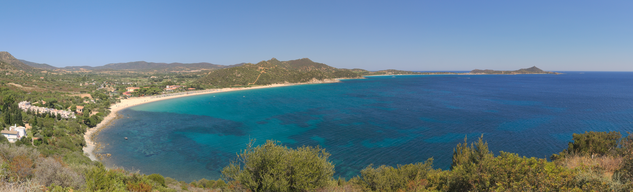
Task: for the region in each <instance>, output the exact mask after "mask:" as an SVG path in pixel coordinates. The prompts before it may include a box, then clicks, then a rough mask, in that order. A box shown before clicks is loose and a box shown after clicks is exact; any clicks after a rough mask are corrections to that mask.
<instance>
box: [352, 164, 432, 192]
mask: <svg viewBox="0 0 633 192" xmlns="http://www.w3.org/2000/svg"><path fill="white" fill-rule="evenodd" d="M431 170H433V158H431V159H428V160H427V161H426V162H425V163H416V164H407V165H398V168H394V167H391V166H385V165H381V166H380V167H377V168H373V167H372V165H369V166H367V168H365V169H363V170H361V171H360V174H361V177H360V178H359V181H360V182H359V184H360V185H361V186H364V187H365V188H368V189H369V190H372V191H397V190H415V188H418V187H420V188H423V187H424V185H423V184H424V183H420V182H421V181H422V182H424V181H425V179H426V177H427V174H428V172H429V171H431ZM416 182H417V183H418V184H419V185H416Z"/></svg>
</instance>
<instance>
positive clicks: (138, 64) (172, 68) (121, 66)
mask: <svg viewBox="0 0 633 192" xmlns="http://www.w3.org/2000/svg"><path fill="white" fill-rule="evenodd" d="M19 61H21V62H22V63H24V64H26V65H28V66H31V67H34V68H40V69H46V70H58V69H61V70H66V71H85V70H90V71H94V70H131V71H152V72H176V71H191V70H212V69H221V68H227V67H234V66H239V65H241V64H236V65H217V64H212V63H206V62H201V63H154V62H146V61H134V62H126V63H111V64H107V65H103V66H96V67H93V66H68V67H63V68H58V67H54V66H51V65H48V64H42V63H35V62H30V61H26V60H19Z"/></svg>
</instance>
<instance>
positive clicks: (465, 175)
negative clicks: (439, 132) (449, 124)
mask: <svg viewBox="0 0 633 192" xmlns="http://www.w3.org/2000/svg"><path fill="white" fill-rule="evenodd" d="M575 173H576V172H575V171H573V170H569V169H566V168H565V167H561V166H557V165H556V164H554V163H552V162H547V160H546V159H537V158H534V157H532V158H526V157H519V156H518V155H517V154H513V153H506V152H500V155H499V156H497V157H494V155H493V154H492V153H491V152H490V151H489V150H488V144H487V143H485V142H483V140H482V138H479V141H478V142H476V143H474V144H471V145H470V147H469V146H468V145H467V143H466V142H464V143H463V144H459V145H457V147H456V148H455V151H454V153H453V165H452V166H451V170H450V171H444V172H441V173H438V174H433V175H429V179H428V181H429V186H428V188H435V189H439V190H442V191H550V190H561V189H562V190H569V189H573V188H574V187H575V185H574V184H575V183H574V179H575V176H576V174H575Z"/></svg>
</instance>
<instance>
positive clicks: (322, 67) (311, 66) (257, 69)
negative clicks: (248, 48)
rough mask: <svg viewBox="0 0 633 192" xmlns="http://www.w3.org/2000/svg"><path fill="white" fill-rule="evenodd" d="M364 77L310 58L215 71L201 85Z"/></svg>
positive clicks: (222, 85)
mask: <svg viewBox="0 0 633 192" xmlns="http://www.w3.org/2000/svg"><path fill="white" fill-rule="evenodd" d="M360 77H361V74H358V73H355V72H352V71H351V70H348V69H337V68H334V67H331V66H328V65H326V64H323V63H317V62H314V61H312V60H310V59H307V58H304V59H297V60H291V61H279V60H277V59H275V58H272V59H271V60H268V61H261V62H259V63H257V64H251V63H247V64H244V65H241V66H237V67H232V68H225V69H218V70H214V71H211V72H210V73H209V74H208V75H207V76H205V77H202V78H200V79H199V80H198V81H197V82H198V83H201V84H205V85H212V86H215V87H235V86H249V85H270V84H276V83H304V82H310V81H315V80H324V79H334V78H360Z"/></svg>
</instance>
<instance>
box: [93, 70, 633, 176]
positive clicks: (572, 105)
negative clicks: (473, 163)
mask: <svg viewBox="0 0 633 192" xmlns="http://www.w3.org/2000/svg"><path fill="white" fill-rule="evenodd" d="M120 113H121V114H122V115H123V118H121V119H119V120H117V121H116V122H114V123H113V125H112V126H111V127H109V128H106V129H104V130H103V131H102V132H101V133H100V135H99V138H98V141H100V142H102V143H104V144H105V146H106V147H105V148H104V149H103V150H101V151H100V153H111V154H112V155H113V156H112V157H111V158H109V159H107V160H106V161H105V163H106V165H108V166H113V165H116V166H122V167H125V168H126V169H132V170H140V172H141V173H145V174H151V173H160V174H162V175H165V176H168V177H172V178H176V179H178V180H184V181H192V180H198V179H201V178H206V179H217V178H219V177H220V170H221V169H222V168H223V167H224V166H226V165H228V164H229V162H230V161H231V160H233V159H234V158H235V157H236V153H237V152H239V151H240V150H241V149H244V148H245V147H246V144H247V143H248V142H249V140H250V139H256V140H257V143H259V144H261V143H263V142H265V141H266V140H269V139H274V140H278V141H281V142H282V143H283V144H284V145H287V146H289V147H299V146H303V145H311V146H316V145H320V146H321V147H324V148H325V149H326V150H327V151H328V152H329V153H331V154H332V156H331V157H330V160H331V161H332V162H333V163H335V165H336V174H335V176H343V177H347V178H350V177H353V176H355V175H357V174H358V173H359V170H361V169H363V168H365V167H366V166H367V165H369V164H374V165H382V164H386V165H393V166H395V165H397V164H407V163H415V162H421V161H425V160H427V159H428V158H434V159H435V161H434V167H435V168H442V169H448V168H449V166H450V164H451V155H452V153H453V148H454V147H455V146H456V144H457V143H459V142H463V141H464V138H465V137H468V140H469V142H470V141H476V139H477V138H478V137H479V136H481V135H483V137H484V140H486V141H488V143H489V146H490V149H491V150H492V151H494V152H495V153H497V154H498V151H506V152H512V153H518V154H519V155H521V156H527V157H539V158H548V157H549V156H550V155H552V154H554V153H558V152H560V151H562V150H563V149H564V148H566V147H567V143H568V142H569V141H571V139H572V133H581V132H585V131H620V132H622V133H623V134H625V133H626V132H627V131H633V73H630V72H567V73H566V74H563V75H433V76H422V75H411V76H377V77H367V79H358V80H344V81H342V82H340V83H331V84H312V85H299V86H289V87H279V88H267V89H256V90H245V91H236V92H225V93H217V94H207V95H199V96H191V97H184V98H178V99H171V100H165V101H159V102H154V103H149V104H145V105H140V106H136V107H131V108H128V109H126V110H123V111H121V112H120ZM124 137H128V140H125V139H124Z"/></svg>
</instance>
